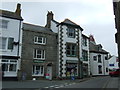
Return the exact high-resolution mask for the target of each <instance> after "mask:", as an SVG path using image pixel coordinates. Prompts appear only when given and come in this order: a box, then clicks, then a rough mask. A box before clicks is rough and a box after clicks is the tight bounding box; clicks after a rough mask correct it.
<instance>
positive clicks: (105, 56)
mask: <svg viewBox="0 0 120 90" xmlns="http://www.w3.org/2000/svg"><path fill="white" fill-rule="evenodd" d="M89 38H90V68H91V75H93V76H98V75H99V76H101V75H109V52H107V51H105V50H104V49H103V47H102V45H101V44H96V42H95V39H94V37H93V36H92V35H90V37H89Z"/></svg>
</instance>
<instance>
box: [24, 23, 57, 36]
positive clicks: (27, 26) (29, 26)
mask: <svg viewBox="0 0 120 90" xmlns="http://www.w3.org/2000/svg"><path fill="white" fill-rule="evenodd" d="M23 30H29V31H34V32H43V33H49V34H55V33H54V32H52V30H51V29H49V28H46V27H42V26H38V25H33V24H28V23H23Z"/></svg>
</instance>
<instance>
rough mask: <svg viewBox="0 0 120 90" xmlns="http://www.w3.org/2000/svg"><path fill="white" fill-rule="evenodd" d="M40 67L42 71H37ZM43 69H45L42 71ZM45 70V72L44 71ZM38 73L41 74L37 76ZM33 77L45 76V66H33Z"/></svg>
mask: <svg viewBox="0 0 120 90" xmlns="http://www.w3.org/2000/svg"><path fill="white" fill-rule="evenodd" d="M37 66H38V67H39V68H40V69H39V70H36V67H37ZM42 68H43V69H42ZM33 69H34V72H33ZM42 70H43V71H42ZM37 71H38V72H39V73H38V74H36V73H37ZM41 71H42V72H43V73H41ZM32 76H44V66H42V65H41V66H40V65H33V67H32Z"/></svg>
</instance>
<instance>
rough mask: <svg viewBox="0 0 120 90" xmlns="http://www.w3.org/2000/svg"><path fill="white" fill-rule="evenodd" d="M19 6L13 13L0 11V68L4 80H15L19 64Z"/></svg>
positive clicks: (20, 23) (20, 25)
mask: <svg viewBox="0 0 120 90" xmlns="http://www.w3.org/2000/svg"><path fill="white" fill-rule="evenodd" d="M20 6H21V5H20V4H17V9H16V11H15V12H11V11H6V10H0V30H1V33H0V57H1V58H0V68H2V72H3V73H4V75H3V77H4V78H7V79H8V78H9V79H10V78H17V72H18V70H19V68H20V62H21V43H22V40H21V37H22V32H21V28H22V21H23V19H22V17H21V9H20Z"/></svg>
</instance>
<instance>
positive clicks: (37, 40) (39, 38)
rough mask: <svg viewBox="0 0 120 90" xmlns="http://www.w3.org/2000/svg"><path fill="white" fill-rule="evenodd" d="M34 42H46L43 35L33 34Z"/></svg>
mask: <svg viewBox="0 0 120 90" xmlns="http://www.w3.org/2000/svg"><path fill="white" fill-rule="evenodd" d="M34 43H36V44H46V38H45V37H40V36H35V37H34Z"/></svg>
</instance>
